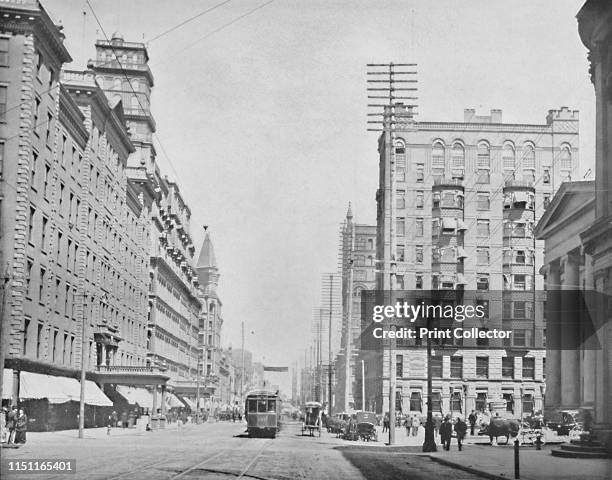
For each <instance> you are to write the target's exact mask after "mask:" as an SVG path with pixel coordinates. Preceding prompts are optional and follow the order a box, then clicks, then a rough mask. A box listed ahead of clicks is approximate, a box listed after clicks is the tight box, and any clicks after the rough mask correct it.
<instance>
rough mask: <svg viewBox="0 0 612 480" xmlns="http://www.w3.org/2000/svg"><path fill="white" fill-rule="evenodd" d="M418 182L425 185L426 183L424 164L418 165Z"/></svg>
mask: <svg viewBox="0 0 612 480" xmlns="http://www.w3.org/2000/svg"><path fill="white" fill-rule="evenodd" d="M416 181H417V183H423V182H424V181H425V166H424V165H423V164H422V163H418V164H417V168H416Z"/></svg>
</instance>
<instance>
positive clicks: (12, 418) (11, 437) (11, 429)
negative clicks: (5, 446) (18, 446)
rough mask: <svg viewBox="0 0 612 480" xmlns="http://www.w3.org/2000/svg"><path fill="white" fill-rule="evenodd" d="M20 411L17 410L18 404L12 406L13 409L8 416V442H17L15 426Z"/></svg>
mask: <svg viewBox="0 0 612 480" xmlns="http://www.w3.org/2000/svg"><path fill="white" fill-rule="evenodd" d="M18 415H19V412H18V411H17V405H13V406H12V407H11V411H10V412H8V414H7V416H6V428H7V429H8V439H7V443H14V442H15V427H16V426H17V417H18Z"/></svg>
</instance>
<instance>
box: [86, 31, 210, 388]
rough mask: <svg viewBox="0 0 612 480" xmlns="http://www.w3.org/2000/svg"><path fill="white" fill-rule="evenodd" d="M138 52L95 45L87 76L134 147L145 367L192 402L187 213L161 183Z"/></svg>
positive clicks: (145, 74) (194, 287)
mask: <svg viewBox="0 0 612 480" xmlns="http://www.w3.org/2000/svg"><path fill="white" fill-rule="evenodd" d="M148 61H149V55H148V52H147V49H146V46H145V45H144V44H143V43H139V42H127V41H125V40H124V39H123V37H122V36H121V34H119V33H115V34H113V36H112V38H111V39H110V40H98V41H97V42H96V59H95V61H93V62H92V63H91V68H92V69H93V71H94V72H95V74H96V79H97V81H98V82H99V83H100V85H102V88H103V89H104V91H105V93H106V95H107V97H108V99H109V101H110V102H119V101H121V102H122V104H123V105H124V113H125V119H126V122H127V124H128V126H129V129H130V133H131V136H132V142H133V144H134V147H135V148H134V152H133V153H132V154H131V155H130V157H129V159H128V168H127V176H128V183H129V184H130V185H131V186H132V188H133V189H134V190H135V191H136V192H137V196H138V198H139V200H140V202H141V204H142V208H143V211H144V215H145V217H146V218H147V227H148V228H147V230H146V232H145V233H144V235H143V239H142V240H143V243H145V244H146V245H148V247H149V251H148V256H149V261H148V263H149V265H148V267H149V295H148V331H147V341H146V345H147V360H146V362H147V365H148V366H154V367H160V368H163V369H164V370H165V372H166V375H168V376H169V377H170V380H169V383H168V385H169V387H170V388H171V389H172V390H173V391H176V392H177V393H181V394H183V395H187V396H189V397H191V398H192V399H195V394H196V389H197V385H196V383H197V382H196V375H197V365H198V352H199V340H200V339H199V324H200V311H201V309H202V302H201V301H200V299H199V296H198V287H199V283H198V276H197V274H196V272H195V269H194V253H195V245H194V244H193V240H192V238H191V232H190V218H191V210H190V208H189V206H188V205H187V204H186V202H185V201H184V199H183V197H182V195H181V192H180V189H179V186H178V185H177V184H176V183H175V182H172V181H170V180H168V178H167V177H162V175H161V174H160V171H159V167H158V165H157V162H156V150H155V147H154V144H153V135H154V134H155V129H156V124H155V119H154V118H153V115H152V113H151V108H150V107H151V101H150V95H151V91H152V89H153V86H154V78H153V74H152V73H151V70H150V69H149V66H148Z"/></svg>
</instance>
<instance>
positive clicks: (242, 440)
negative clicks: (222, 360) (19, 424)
mask: <svg viewBox="0 0 612 480" xmlns="http://www.w3.org/2000/svg"><path fill="white" fill-rule="evenodd" d="M243 432H244V426H243V424H239V423H230V422H219V423H207V424H204V425H187V426H185V427H184V428H183V429H182V430H178V428H177V426H176V424H173V425H170V426H169V428H167V429H166V430H164V431H156V432H136V431H134V430H120V429H119V430H114V431H113V432H111V435H110V436H106V435H105V434H103V433H102V432H101V431H99V430H98V431H97V432H96V435H94V434H93V433H92V432H87V433H88V436H87V437H86V438H85V439H84V440H79V439H78V438H75V435H74V431H64V432H61V431H60V432H49V433H40V434H32V435H30V438H29V439H28V443H26V444H25V445H24V446H22V447H21V448H19V449H14V450H13V449H3V451H2V467H3V471H2V477H3V478H19V479H28V478H33V479H41V478H48V479H61V478H69V479H81V478H82V479H107V480H110V479H136V480H138V479H143V480H144V479H147V480H149V479H151V480H157V479H159V480H161V479H175V478H177V479H178V478H184V479H189V478H206V479H225V478H258V479H311V478H312V479H330V480H331V479H345V478H351V479H355V480H358V479H374V478H376V479H377V480H380V479H395V478H400V477H401V478H408V479H426V478H427V479H430V478H438V479H451V478H452V479H477V478H481V477H478V476H475V475H472V474H470V473H467V472H463V471H461V470H455V469H453V468H451V467H447V466H444V465H440V464H438V463H435V462H433V461H432V460H430V459H429V458H428V457H424V456H420V455H415V454H412V453H408V452H412V451H413V450H414V449H411V448H404V449H403V451H399V450H398V449H389V448H387V447H384V446H383V444H382V443H381V442H379V443H377V444H375V445H376V446H361V445H359V446H358V445H355V444H352V443H351V442H345V441H343V440H340V439H337V438H335V435H330V434H328V433H326V432H323V433H322V434H321V437H320V438H319V437H309V436H304V437H302V436H301V432H300V425H299V424H296V423H292V424H286V425H284V426H283V429H282V431H281V433H280V434H279V435H278V436H277V438H275V439H265V438H248V437H246V435H244V434H243ZM414 451H416V450H414ZM60 458H72V459H76V473H75V474H54V475H51V474H41V473H38V474H24V473H19V474H15V473H13V474H11V473H9V472H7V471H6V467H7V462H9V461H11V460H26V459H27V460H33V459H60ZM5 474H6V476H5Z"/></svg>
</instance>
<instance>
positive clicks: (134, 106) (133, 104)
mask: <svg viewBox="0 0 612 480" xmlns="http://www.w3.org/2000/svg"><path fill="white" fill-rule="evenodd" d="M139 106H140V105H138V98H137V97H136V95H132V96H131V97H130V107H131V108H132V109H134V110H138V107H139Z"/></svg>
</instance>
